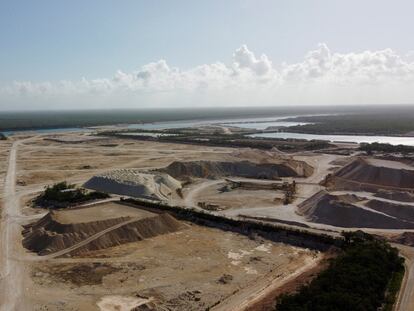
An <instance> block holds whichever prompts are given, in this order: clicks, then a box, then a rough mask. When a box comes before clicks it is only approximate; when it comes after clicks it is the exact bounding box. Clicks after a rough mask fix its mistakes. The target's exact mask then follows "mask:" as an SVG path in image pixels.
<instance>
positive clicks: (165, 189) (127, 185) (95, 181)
mask: <svg viewBox="0 0 414 311" xmlns="http://www.w3.org/2000/svg"><path fill="white" fill-rule="evenodd" d="M83 186H84V187H85V188H87V189H92V190H96V191H101V192H106V193H113V194H119V195H127V196H131V197H141V198H147V199H156V200H169V199H170V198H172V197H173V196H175V195H176V193H177V189H180V188H181V183H180V182H179V181H178V180H176V179H174V178H172V177H171V176H169V175H167V174H160V173H157V174H149V173H143V172H142V171H139V170H134V169H122V170H116V171H112V172H110V173H106V174H103V175H98V176H94V177H92V178H91V179H90V180H88V181H87V182H86V183H85V184H84V185H83Z"/></svg>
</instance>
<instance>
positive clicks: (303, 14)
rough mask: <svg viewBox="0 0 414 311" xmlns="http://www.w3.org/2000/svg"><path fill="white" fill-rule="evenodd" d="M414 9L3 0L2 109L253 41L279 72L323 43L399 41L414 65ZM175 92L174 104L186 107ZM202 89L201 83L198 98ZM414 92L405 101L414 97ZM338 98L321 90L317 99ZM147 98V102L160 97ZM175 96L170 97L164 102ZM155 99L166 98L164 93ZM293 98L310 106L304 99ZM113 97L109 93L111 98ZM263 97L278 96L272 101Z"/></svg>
mask: <svg viewBox="0 0 414 311" xmlns="http://www.w3.org/2000/svg"><path fill="white" fill-rule="evenodd" d="M413 12H414V2H413V1H408V0H407V1H402V0H397V1H385V0H377V1H373V0H364V1H355V0H348V1H340V0H330V1H328V0H325V1H322V0H315V1H311V0H302V1H299V0H289V1H260V0H255V1H252V0H238V1H236V0H227V1H223V0H222V1H216V0H209V1H138V0H135V1H130V0H128V1H108V0H99V1H97V0H96V1H92V0H91V1H78V0H71V1H57V0H54V1H53V0H39V1H21V0H9V1H4V0H1V1H0V88H1V87H3V89H4V88H7V90H6V91H4V90H3V93H7V94H6V95H4V94H3V95H2V94H1V93H0V109H1V108H3V107H8V106H10V105H15V104H16V103H17V104H18V105H20V106H21V107H22V108H24V107H26V106H25V105H30V104H27V102H33V107H35V108H36V107H48V106H49V105H52V102H54V103H57V105H58V102H59V96H58V95H59V94H58V92H56V86H55V84H56V83H58V82H59V81H61V80H65V81H73V83H75V84H76V83H77V82H76V81H80V80H81V79H82V78H85V79H87V80H88V81H89V80H93V79H112V78H113V76H114V75H115V74H116V72H117V71H118V70H120V71H122V72H124V73H128V74H132V73H135V71H139V70H140V69H141V68H142V67H143V66H145V65H147V64H149V63H151V62H157V61H159V60H165V61H166V62H167V64H168V66H169V68H173V67H176V68H179V70H180V71H188V70H192V68H196V67H197V66H200V65H204V64H214V63H218V62H220V63H224V64H227V65H228V66H232V65H231V64H233V63H234V53H235V51H236V50H237V49H239V48H240V47H241V46H242V45H244V44H245V45H246V46H247V48H248V50H249V51H251V52H252V53H254V55H255V57H256V59H260V56H261V54H265V55H266V57H267V58H268V59H269V60H270V61H271V62H272V64H273V68H274V69H275V70H279V72H278V73H277V75H278V76H280V75H283V74H281V73H280V70H281V68H282V67H283V66H284V65H283V64H285V63H286V64H298V63H301V62H303V60H304V57H306V55H307V53H309V51H313V50H315V49H318V44H319V43H324V44H325V45H326V46H327V47H328V48H329V50H330V51H331V52H332V53H341V54H351V53H363V52H364V51H372V52H375V51H383V50H385V49H392V51H393V52H394V53H395V54H396V55H398V56H399V57H401V58H403V59H404V61H405V62H408V63H409V64H410V62H411V61H412V59H413V52H412V51H414V41H413V40H412V36H413V29H414V19H413V18H412V14H413ZM239 65H240V64H239ZM239 65H237V64H236V66H239ZM239 67H240V66H239ZM408 68H409V69H407V70H411V67H410V66H409V67H408ZM404 70H405V69H404ZM180 79H181V78H180ZM16 81H17V82H22V81H24V82H30V83H32V84H35V83H50V84H51V85H52V86H53V88H54V90H55V92H54V93H53V100H52V99H51V98H50V96H49V97H48V98H46V99H47V100H46V99H41V98H39V96H38V95H39V94H37V96H33V97H30V96H31V95H30V92H28V93H29V94H27V92H26V93H25V92H23V93H25V96H26V97H25V98H24V99H21V98H20V99H19V98H17V97H16V96H17V95H16V96H13V94H12V95H11V94H10V93H11V92H12V90H10V89H11V88H13V85H12V84H13V83H15V82H16ZM157 81H159V80H157ZM180 81H181V80H180ZM10 85H12V86H10ZM203 85H204V84H203ZM298 87H299V85H298ZM325 87H326V86H325ZM180 88H181V87H180ZM141 91H142V89H141ZM153 91H154V90H153V89H151V90H150V92H153ZM168 91H169V92H171V89H170V88H168ZM134 92H135V93H134V94H135V95H133V94H128V96H126V97H128V98H129V99H127V98H124V102H123V103H122V105H126V106H131V105H135V103H133V102H134V100H133V99H135V98H136V99H137V101H139V102H140V100H138V99H139V98H140V96H141V95H140V94H138V93H137V92H136V89H134ZM148 92H149V91H148V90H145V92H144V93H148ZM284 92H285V93H286V92H287V91H286V90H285V91H284ZM60 95H61V96H62V103H63V102H65V100H68V99H67V97H68V94H67V91H65V92H61V94H60ZM173 95H174V96H172V97H171V99H172V101H171V102H172V103H173V104H177V105H178V104H179V103H178V102H177V98H175V96H176V94H173ZM196 95H197V94H194V92H193V91H192V94H191V96H196ZM198 95H200V94H198ZM208 95H209V96H210V95H211V96H212V98H214V96H213V95H214V94H212V93H208ZM227 95H228V96H230V94H227ZM309 95H311V94H309ZM367 95H368V94H366V93H364V94H363V96H362V97H361V102H371V101H372V102H373V101H375V98H371V97H370V99H369V100H368V99H367ZM19 96H20V95H19ZM65 96H66V99H65V98H63V97H65ZM76 96H79V94H77V95H76ZM134 96H136V97H134ZM187 96H188V94H187ZM200 96H201V95H200ZM204 96H206V95H204ZM358 96H359V95H358V94H355V96H354V97H353V98H352V99H358ZM410 96H411V95H410ZM410 96H408V97H407V96H406V97H404V98H399V99H398V100H397V101H398V102H399V103H401V102H406V101H410V100H411V97H410ZM196 97H197V96H196ZM288 97H289V96H287V95H286V94H285V95H284V97H283V98H281V100H280V101H278V102H277V103H275V104H280V102H282V101H283V100H285V101H288V102H289V101H290V100H287V99H286V98H288ZM76 98H77V97H76ZM105 98H106V99H107V97H105ZM197 98H198V97H197ZM312 99H313V98H310V100H309V101H312ZM72 100H73V97H72ZM87 100H88V98H87V96H86V97H85V96H84V97H82V98H80V97H79V101H81V102H86V101H87ZM188 100H189V99H187V101H188ZM224 100H225V98H222V99H221V100H220V102H221V103H222V102H223V101H224ZM329 100H332V99H330V98H324V99H323V100H321V98H315V101H316V102H318V103H325V102H326V103H327V102H329ZM413 100H414V98H413ZM128 101H130V102H131V104H129V103H128ZM145 101H146V104H148V102H151V99H150V98H146V99H145ZM166 101H168V97H166V96H164V95H163V100H162V102H165V104H166ZM178 101H179V100H178ZM23 102H25V103H24V104H23ZM154 102H157V103H159V102H160V101H159V98H158V99H156V100H154ZM203 102H204V103H205V104H207V105H208V104H209V102H208V101H205V100H204V99H203ZM290 102H292V103H296V102H297V103H299V104H301V103H303V99H301V100H294V99H292V100H291V101H290ZM335 102H338V101H336V100H335ZM10 103H11V104H10ZM110 103H111V100H109V99H108V102H107V103H106V104H107V105H110ZM263 103H264V104H272V103H271V102H270V101H269V100H263ZM338 103H339V102H338ZM234 104H237V102H235V103H234ZM242 104H244V103H242ZM58 106H59V105H58Z"/></svg>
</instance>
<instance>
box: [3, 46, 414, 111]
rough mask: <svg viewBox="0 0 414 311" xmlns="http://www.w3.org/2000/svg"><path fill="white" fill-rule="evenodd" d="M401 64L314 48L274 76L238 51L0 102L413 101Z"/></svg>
mask: <svg viewBox="0 0 414 311" xmlns="http://www.w3.org/2000/svg"><path fill="white" fill-rule="evenodd" d="M409 59H410V58H409V57H408V58H407V57H406V56H400V55H398V54H397V53H396V52H395V51H393V50H391V49H385V50H380V51H363V52H358V53H356V52H355V53H345V54H341V53H335V52H332V51H331V50H330V49H329V48H328V46H327V45H326V44H323V43H321V44H319V45H318V46H317V48H316V49H315V50H312V51H309V52H308V53H306V54H305V56H304V59H303V61H301V62H298V63H293V64H284V65H282V66H279V69H278V70H277V69H276V68H275V67H274V66H273V64H272V62H271V61H270V60H269V58H268V57H267V56H266V55H264V54H262V55H261V56H260V57H258V56H256V55H255V53H253V52H252V51H250V50H249V49H248V48H247V46H246V45H242V46H241V47H240V48H238V49H237V50H236V51H235V52H234V54H233V61H232V62H231V63H230V64H224V63H221V62H217V63H213V64H203V65H200V66H196V67H194V68H191V69H188V70H181V69H179V68H176V67H172V66H170V65H169V64H168V63H167V61H165V60H159V61H157V62H153V63H149V64H146V65H144V66H142V67H141V68H140V69H139V70H137V71H132V72H129V73H128V72H122V71H118V72H116V73H115V74H114V76H113V77H109V78H99V79H85V78H82V79H80V80H78V81H58V82H40V83H39V82H31V81H16V82H13V83H11V84H9V85H6V86H3V87H2V88H0V100H2V101H3V102H8V103H11V105H14V104H15V103H16V104H19V103H27V101H28V100H30V102H33V105H38V106H42V105H45V106H47V105H50V104H51V103H53V104H54V105H57V107H60V106H63V105H67V103H79V106H80V107H82V105H85V104H88V107H90V106H94V105H95V106H100V105H105V104H107V105H115V104H118V105H120V106H129V107H136V106H137V105H139V106H155V105H159V106H168V105H180V106H183V105H191V106H193V105H254V104H257V105H273V104H288V103H295V104H308V103H309V104H329V103H331V104H344V103H360V102H366V103H371V102H372V103H379V102H386V101H388V103H392V102H407V101H409V102H414V62H413V61H412V60H411V61H410V60H409ZM59 105H60V106H59ZM26 108H27V107H26Z"/></svg>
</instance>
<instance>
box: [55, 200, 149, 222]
mask: <svg viewBox="0 0 414 311" xmlns="http://www.w3.org/2000/svg"><path fill="white" fill-rule="evenodd" d="M151 216H155V214H154V213H151V212H148V211H146V210H143V209H139V208H134V207H130V206H127V205H123V204H119V203H115V202H108V203H103V204H97V205H95V206H91V207H88V208H78V209H68V210H60V211H59V212H58V213H56V220H57V221H59V222H60V223H62V224H73V223H87V222H92V221H101V220H107V219H112V218H119V217H133V218H136V219H142V218H147V217H151Z"/></svg>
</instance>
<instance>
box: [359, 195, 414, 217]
mask: <svg viewBox="0 0 414 311" xmlns="http://www.w3.org/2000/svg"><path fill="white" fill-rule="evenodd" d="M365 205H366V206H368V207H369V208H371V209H373V210H376V211H378V212H381V213H384V214H387V215H390V216H392V217H396V218H398V219H403V220H406V221H410V222H414V206H412V205H404V204H395V203H391V202H386V201H381V200H369V201H368V202H367V203H366V204H365Z"/></svg>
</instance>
